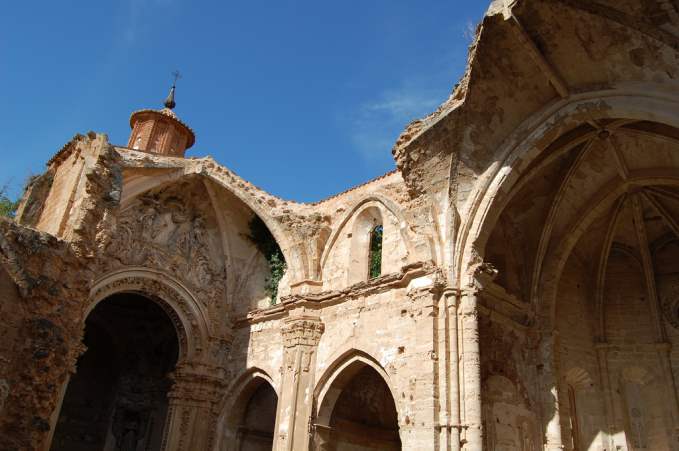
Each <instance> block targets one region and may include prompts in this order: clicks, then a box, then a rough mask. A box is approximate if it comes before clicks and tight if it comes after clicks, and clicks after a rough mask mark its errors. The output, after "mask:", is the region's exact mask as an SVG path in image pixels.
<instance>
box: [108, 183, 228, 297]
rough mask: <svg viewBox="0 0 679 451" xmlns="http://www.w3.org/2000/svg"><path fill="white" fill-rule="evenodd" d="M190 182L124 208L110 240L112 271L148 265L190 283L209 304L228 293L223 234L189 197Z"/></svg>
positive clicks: (150, 195) (145, 196)
mask: <svg viewBox="0 0 679 451" xmlns="http://www.w3.org/2000/svg"><path fill="white" fill-rule="evenodd" d="M187 189H188V188H187V187H186V186H183V185H182V186H179V187H172V188H171V189H168V190H165V191H161V192H157V193H151V194H147V195H144V196H142V197H140V198H139V199H137V200H136V201H135V202H134V203H133V204H132V205H131V206H129V207H127V208H126V209H125V210H124V211H122V212H121V213H120V214H119V216H118V218H117V224H116V229H115V232H114V233H113V234H112V235H111V237H110V239H109V240H108V242H107V243H106V244H105V253H106V254H107V255H108V256H110V257H112V258H110V259H108V265H109V266H110V267H109V268H108V269H109V270H110V269H116V268H117V267H121V266H144V267H148V268H158V269H161V270H163V271H167V272H169V273H170V274H172V275H173V276H175V277H177V278H178V279H180V280H182V281H184V282H185V283H187V284H188V285H189V286H190V287H191V288H192V291H194V292H196V293H197V294H198V295H199V298H200V300H201V302H202V303H203V304H204V305H206V306H208V305H209V304H211V303H213V302H216V301H217V300H219V299H223V298H224V295H225V281H226V276H225V267H224V264H223V256H221V255H220V253H219V249H220V245H219V238H218V236H217V234H216V233H214V232H213V231H211V227H209V226H208V223H209V221H208V218H207V217H206V216H205V215H204V214H203V212H202V211H200V210H199V209H198V208H196V207H195V206H194V205H193V204H194V203H193V202H190V201H188V200H186V199H185V198H184V195H183V194H182V193H181V191H182V190H187Z"/></svg>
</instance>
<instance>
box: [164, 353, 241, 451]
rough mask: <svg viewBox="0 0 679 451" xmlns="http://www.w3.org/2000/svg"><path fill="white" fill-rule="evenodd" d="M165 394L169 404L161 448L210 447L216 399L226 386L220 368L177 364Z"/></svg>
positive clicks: (189, 449)
mask: <svg viewBox="0 0 679 451" xmlns="http://www.w3.org/2000/svg"><path fill="white" fill-rule="evenodd" d="M172 379H173V380H174V385H173V386H172V389H171V390H170V393H169V394H168V398H169V406H168V413H167V421H166V423H165V432H164V436H163V444H162V446H161V449H162V450H164V451H192V450H205V451H209V450H212V448H213V446H214V440H215V433H216V429H217V419H218V417H219V401H220V399H221V398H222V396H223V394H224V390H225V388H226V383H227V382H228V381H227V380H226V377H225V375H224V372H223V369H222V368H217V367H211V366H207V365H202V364H193V365H192V364H186V363H185V364H182V365H178V366H177V368H176V370H175V372H174V374H173V376H172Z"/></svg>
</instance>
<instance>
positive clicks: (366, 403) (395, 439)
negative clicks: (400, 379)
mask: <svg viewBox="0 0 679 451" xmlns="http://www.w3.org/2000/svg"><path fill="white" fill-rule="evenodd" d="M327 393H328V394H327V395H326V396H325V399H324V400H323V401H322V405H321V408H320V410H321V412H320V413H319V417H318V418H317V424H316V425H315V431H316V434H315V438H314V441H315V444H316V446H317V447H318V449H331V450H334V449H336V450H340V449H357V450H358V449H360V450H363V451H369V450H380V451H400V450H401V439H400V435H399V425H398V414H397V411H396V403H395V401H394V398H393V397H392V394H391V390H389V387H388V386H387V383H386V382H385V381H384V379H383V378H382V376H381V375H380V374H379V373H378V372H377V371H376V370H375V369H374V368H372V367H370V366H368V365H361V364H356V365H353V366H350V367H348V368H346V369H345V370H343V373H342V374H340V376H338V378H337V379H335V381H334V382H333V384H332V386H331V388H330V389H329V390H328V392H327ZM324 412H327V415H328V416H326V413H324Z"/></svg>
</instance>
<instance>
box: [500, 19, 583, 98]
mask: <svg viewBox="0 0 679 451" xmlns="http://www.w3.org/2000/svg"><path fill="white" fill-rule="evenodd" d="M509 22H510V23H511V24H512V25H513V26H514V29H515V30H516V32H517V33H516V35H517V37H518V38H519V40H520V41H521V44H522V45H523V47H524V48H525V49H526V50H527V51H528V54H529V55H530V57H531V58H532V59H533V61H535V64H537V65H538V67H539V68H540V72H542V73H543V74H544V75H545V76H546V77H547V79H548V80H549V83H550V84H551V85H552V87H553V88H554V90H555V91H556V92H557V93H558V94H559V96H560V97H561V98H566V97H568V96H569V94H570V92H569V89H568V85H567V84H566V82H565V81H564V79H563V77H561V75H560V74H559V73H558V72H557V70H556V68H555V67H554V66H553V65H552V64H551V63H550V62H549V61H547V58H545V56H544V55H543V54H542V52H541V51H540V49H538V47H537V46H536V45H535V42H534V41H533V39H532V38H531V37H530V36H529V35H528V32H527V31H526V29H525V28H524V27H523V24H521V22H520V21H519V19H518V17H516V16H515V15H513V14H512V15H511V17H510V18H509Z"/></svg>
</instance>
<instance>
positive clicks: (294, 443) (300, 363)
mask: <svg viewBox="0 0 679 451" xmlns="http://www.w3.org/2000/svg"><path fill="white" fill-rule="evenodd" d="M324 330H325V325H324V324H323V323H322V322H321V320H320V318H319V317H316V316H307V315H294V316H291V317H289V318H287V319H286V320H285V321H284V324H283V328H282V330H281V334H282V336H283V348H284V360H283V367H282V368H281V371H282V378H281V380H282V383H281V394H280V398H279V400H278V413H277V415H276V429H275V431H276V432H275V436H274V449H275V450H277V451H293V450H294V451H305V450H308V449H309V421H310V418H311V413H312V409H313V389H314V373H315V369H316V349H317V347H318V342H319V341H320V339H321V335H322V334H323V331H324Z"/></svg>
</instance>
